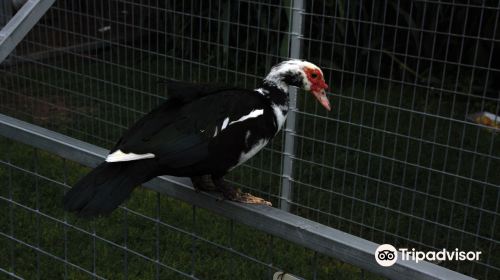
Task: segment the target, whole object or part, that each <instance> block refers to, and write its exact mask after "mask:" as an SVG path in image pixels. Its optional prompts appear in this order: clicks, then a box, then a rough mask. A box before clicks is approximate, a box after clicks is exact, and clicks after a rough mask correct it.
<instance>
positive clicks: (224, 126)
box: [220, 118, 229, 131]
mask: <svg viewBox="0 0 500 280" xmlns="http://www.w3.org/2000/svg"><path fill="white" fill-rule="evenodd" d="M228 123H229V118H225V119H224V122H223V123H222V127H221V128H220V131H223V130H224V129H226V127H227V124H228Z"/></svg>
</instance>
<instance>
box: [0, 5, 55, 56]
mask: <svg viewBox="0 0 500 280" xmlns="http://www.w3.org/2000/svg"><path fill="white" fill-rule="evenodd" d="M54 2H55V0H28V1H27V2H26V3H25V4H24V5H23V6H22V7H21V9H19V11H17V13H16V14H15V15H14V16H13V17H12V18H11V19H10V20H9V22H7V24H6V25H5V26H4V27H3V28H2V29H1V30H0V63H2V61H4V59H5V58H7V56H8V55H9V54H10V53H11V52H12V51H13V50H14V49H15V48H16V46H17V44H19V42H21V40H22V39H23V38H24V36H26V34H28V32H29V31H30V30H31V29H32V28H33V26H35V24H36V23H37V22H38V20H40V18H41V17H42V16H43V15H44V14H45V13H46V12H47V10H48V9H49V8H50V7H51V6H52V4H54Z"/></svg>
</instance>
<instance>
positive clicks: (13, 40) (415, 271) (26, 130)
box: [0, 0, 469, 279]
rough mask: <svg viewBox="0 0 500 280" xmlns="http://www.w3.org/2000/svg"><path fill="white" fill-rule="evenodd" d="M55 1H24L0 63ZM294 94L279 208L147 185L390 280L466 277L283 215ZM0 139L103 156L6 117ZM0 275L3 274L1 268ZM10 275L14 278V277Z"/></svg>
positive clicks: (87, 158) (81, 157) (294, 19)
mask: <svg viewBox="0 0 500 280" xmlns="http://www.w3.org/2000/svg"><path fill="white" fill-rule="evenodd" d="M53 2H54V1H53V0H52V1H28V4H27V5H25V6H24V7H23V8H22V9H21V10H20V11H19V12H18V13H17V14H16V16H15V17H14V18H13V19H12V20H11V21H10V22H9V24H8V25H7V26H6V28H4V29H2V30H1V31H0V62H1V61H2V59H4V58H5V57H6V56H7V55H8V54H9V53H10V52H11V51H12V50H13V49H14V47H15V45H16V44H17V43H19V41H21V39H22V37H23V36H24V35H25V34H26V33H27V32H28V31H29V30H30V28H31V27H32V26H33V25H34V24H35V23H36V21H37V20H38V19H39V18H40V17H41V16H42V15H43V13H44V12H45V11H46V10H47V9H48V8H49V7H50V5H52V3H53ZM290 3H292V6H291V7H290V14H291V16H290V18H291V22H290V26H289V27H290V30H289V43H290V46H289V52H288V53H287V54H286V56H289V57H294V58H297V57H300V56H301V52H302V47H301V43H302V39H303V38H302V36H303V34H302V29H303V28H304V25H303V20H304V19H303V17H304V14H305V9H304V2H303V1H300V0H297V1H291V2H290ZM20 27H22V28H20ZM296 94H297V91H296V90H295V89H294V90H291V91H290V96H291V102H290V106H291V110H290V114H289V116H288V120H287V124H286V127H285V128H284V146H283V165H282V170H283V173H282V184H281V192H280V208H281V210H279V209H275V208H267V207H258V206H257V207H255V206H248V205H241V204H236V203H231V202H220V203H214V202H213V200H214V196H212V195H210V194H199V193H195V192H193V190H192V188H191V185H190V182H189V181H188V180H182V179H179V178H174V177H168V176H166V177H162V178H161V179H154V180H153V181H151V182H149V183H147V184H146V185H145V186H147V187H148V188H151V189H153V190H156V191H158V192H160V193H163V194H167V195H169V196H172V197H174V198H177V199H180V200H183V201H186V202H189V203H191V204H193V205H197V206H200V207H203V208H206V209H209V210H210V211H213V212H215V213H217V214H219V215H221V216H224V217H227V218H230V219H233V220H235V221H237V222H241V223H243V224H246V225H249V226H251V227H254V228H256V229H259V230H261V231H263V232H267V233H270V234H272V235H275V236H278V237H281V238H284V239H286V240H289V241H292V242H294V243H296V244H299V245H301V246H304V247H306V248H310V249H312V250H314V251H316V252H319V253H322V254H325V255H329V256H332V257H335V258H337V259H339V260H342V261H345V262H347V263H351V264H354V265H356V266H359V267H361V268H363V269H366V270H368V271H371V272H374V273H377V274H380V275H383V276H386V277H389V278H397V279H417V278H426V279H427V278H435V279H443V278H453V279H469V278H468V277H467V276H465V275H462V274H459V273H457V272H454V271H451V270H448V269H445V268H442V267H440V266H437V265H434V264H430V263H426V262H421V263H419V264H415V263H410V262H402V261H400V260H398V262H397V263H396V265H394V266H393V267H391V268H382V267H380V266H379V265H378V264H377V263H376V262H375V261H374V256H373V253H374V251H375V248H376V247H377V244H375V243H373V242H370V241H367V240H365V239H362V238H359V237H356V236H354V235H351V234H348V233H344V232H341V231H338V230H335V229H332V228H330V227H327V226H324V225H321V224H319V223H316V222H313V221H311V220H308V219H304V218H302V217H299V216H296V215H292V214H289V213H286V212H287V211H289V209H290V206H291V205H290V202H292V197H291V194H292V184H293V162H294V160H295V159H296V155H295V154H294V152H295V145H296V144H295V140H296V131H295V130H296V121H295V116H296ZM0 135H3V136H5V137H8V138H11V139H14V140H16V141H19V142H23V143H26V144H28V145H32V146H34V147H36V148H39V149H42V150H46V151H49V152H52V153H55V154H57V155H59V156H61V157H63V158H66V159H69V160H72V161H75V162H79V163H81V164H84V165H86V166H90V167H94V166H96V165H97V164H98V163H99V162H100V161H102V159H103V158H104V156H105V155H106V150H105V149H102V148H99V147H97V146H94V145H91V144H88V143H85V142H82V141H79V140H76V139H73V138H70V137H67V136H64V135H62V134H59V133H56V132H52V131H49V130H46V129H43V128H41V127H37V126H34V125H32V124H29V123H25V122H22V121H20V120H16V119H13V118H11V117H8V116H5V115H0ZM28 139H29V141H28ZM269 225H272V226H269ZM0 271H3V272H6V271H4V270H3V269H1V268H0ZM11 276H13V277H16V276H15V275H11Z"/></svg>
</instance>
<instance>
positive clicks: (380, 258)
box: [375, 244, 398, 266]
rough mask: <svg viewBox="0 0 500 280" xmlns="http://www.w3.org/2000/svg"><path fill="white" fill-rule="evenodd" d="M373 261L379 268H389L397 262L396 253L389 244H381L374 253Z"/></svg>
mask: <svg viewBox="0 0 500 280" xmlns="http://www.w3.org/2000/svg"><path fill="white" fill-rule="evenodd" d="M375 260H376V261H377V263H378V264H380V265H381V266H391V265H393V264H395V263H396V261H397V260H398V252H397V250H396V248H394V246H392V245H391V244H382V245H380V246H378V248H377V250H376V251H375Z"/></svg>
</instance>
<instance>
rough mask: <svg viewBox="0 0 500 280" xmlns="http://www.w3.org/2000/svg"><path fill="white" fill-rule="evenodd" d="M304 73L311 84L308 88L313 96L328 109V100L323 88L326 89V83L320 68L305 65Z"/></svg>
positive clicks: (329, 108)
mask: <svg viewBox="0 0 500 280" xmlns="http://www.w3.org/2000/svg"><path fill="white" fill-rule="evenodd" d="M304 73H305V74H306V78H307V80H308V82H309V83H310V85H311V86H310V89H309V90H310V91H311V93H312V94H313V95H314V97H316V99H317V100H318V101H319V103H320V104H321V105H322V106H323V107H325V109H327V110H328V111H330V110H331V107H330V102H329V101H328V98H327V97H326V92H325V90H327V89H328V85H327V84H326V82H325V79H324V77H323V73H322V72H321V70H319V69H318V68H310V67H305V68H304Z"/></svg>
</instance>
